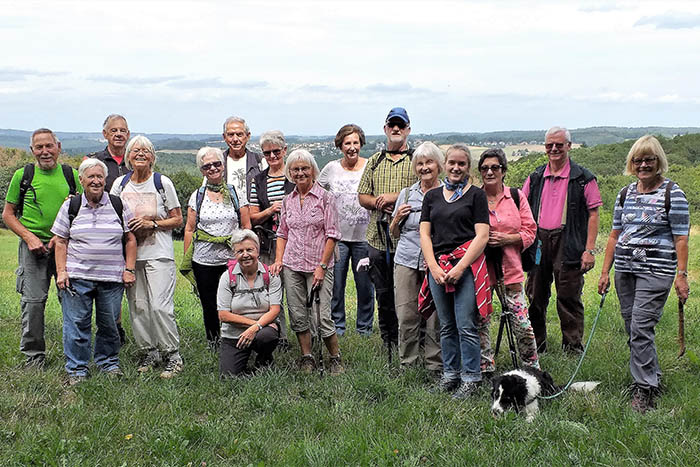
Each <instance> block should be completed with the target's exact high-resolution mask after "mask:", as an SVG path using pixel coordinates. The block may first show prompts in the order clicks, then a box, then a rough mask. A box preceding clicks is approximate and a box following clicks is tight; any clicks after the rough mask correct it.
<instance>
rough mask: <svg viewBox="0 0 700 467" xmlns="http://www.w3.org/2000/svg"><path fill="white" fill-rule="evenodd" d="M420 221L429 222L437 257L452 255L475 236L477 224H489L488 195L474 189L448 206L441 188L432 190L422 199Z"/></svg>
mask: <svg viewBox="0 0 700 467" xmlns="http://www.w3.org/2000/svg"><path fill="white" fill-rule="evenodd" d="M420 221H421V222H430V238H431V239H432V240H433V251H434V253H435V257H437V256H439V255H442V254H449V253H452V251H453V250H454V249H455V248H457V247H458V246H460V245H461V244H463V243H464V242H467V241H469V240H471V239H473V238H474V237H475V236H476V231H475V229H474V224H486V225H488V224H489V205H488V201H486V193H485V192H484V190H481V189H479V188H477V187H475V186H474V185H472V186H470V187H469V189H468V190H467V192H466V193H464V194H463V195H462V197H461V198H459V199H458V200H457V201H454V202H451V203H448V202H447V201H445V197H444V196H443V194H442V187H438V188H433V189H432V190H430V191H429V192H427V193H426V194H425V197H424V198H423V210H422V211H421V216H420Z"/></svg>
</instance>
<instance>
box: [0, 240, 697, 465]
mask: <svg viewBox="0 0 700 467" xmlns="http://www.w3.org/2000/svg"><path fill="white" fill-rule="evenodd" d="M695 233H696V235H695V237H693V238H692V241H691V252H692V251H697V248H698V247H700V241H698V236H697V233H698V232H695ZM16 245H17V242H16V238H15V237H14V236H13V235H11V234H9V233H8V232H6V231H0V378H1V380H2V382H1V383H0V388H2V390H1V391H0V459H2V464H3V465H36V464H42V465H43V464H47V465H67V466H74V465H183V466H184V465H192V466H202V465H205V464H206V465H208V466H212V465H283V464H284V465H336V466H340V465H630V466H636V465H639V464H643V465H697V464H699V463H700V429H699V425H700V422H699V420H700V404H699V403H698V401H700V385H699V384H698V375H699V374H700V365H699V363H698V361H697V359H696V358H694V359H691V358H689V357H688V356H686V357H683V358H681V359H678V358H677V357H676V355H677V352H678V346H677V343H676V330H677V314H676V303H677V301H676V299H675V296H674V295H672V298H671V299H669V302H668V304H667V308H666V313H665V314H664V316H663V319H662V321H661V323H660V324H659V326H658V327H657V331H658V332H657V342H658V345H659V348H660V360H661V366H662V369H663V371H664V382H665V384H666V386H667V392H666V393H665V394H664V395H663V396H662V398H661V399H660V401H659V407H658V409H657V410H655V411H653V412H651V413H649V414H647V415H645V416H641V415H638V414H636V413H634V412H633V411H632V410H631V409H630V408H629V403H628V399H627V396H625V395H624V394H623V390H624V389H625V387H626V386H627V385H628V384H629V383H630V382H631V379H630V376H629V370H628V367H627V360H628V351H627V348H626V337H625V334H624V330H623V327H622V321H621V318H620V316H619V310H618V305H617V299H616V297H615V296H614V294H610V296H609V297H608V300H607V302H606V304H605V307H604V312H603V314H602V316H601V318H600V321H599V324H598V330H597V332H596V334H595V336H594V339H593V342H592V345H591V348H590V351H589V356H588V357H587V358H586V361H585V362H584V364H583V366H582V368H581V372H580V375H579V377H578V378H577V379H578V380H598V381H601V382H602V384H601V385H600V386H599V387H598V389H597V390H596V392H595V393H593V394H589V395H580V394H565V395H564V396H563V397H561V398H559V399H556V400H554V401H548V402H544V403H542V404H541V413H540V415H539V416H538V418H537V419H536V420H535V421H534V423H532V424H528V423H526V422H525V420H524V418H522V417H519V416H515V415H513V414H509V415H508V416H506V417H503V418H501V419H498V420H496V419H493V418H492V417H491V415H490V413H489V390H488V389H487V388H484V389H483V390H482V392H481V394H479V395H478V396H477V397H475V398H473V399H471V400H468V401H464V402H454V401H452V400H451V399H450V397H449V396H446V395H436V394H431V393H430V392H428V389H429V384H430V379H429V376H428V374H427V373H426V372H425V371H424V370H422V369H411V370H408V371H401V370H400V369H399V368H398V367H397V366H396V365H391V366H389V365H387V363H386V358H385V356H384V354H383V352H382V347H381V342H380V339H379V336H378V334H377V333H376V329H375V334H374V335H373V336H372V337H371V338H368V339H366V338H361V337H359V336H358V335H356V334H354V333H350V334H349V335H346V337H344V338H342V339H341V350H342V352H343V356H344V358H345V361H346V364H347V367H348V371H347V373H346V374H345V375H342V376H339V377H333V378H331V377H324V378H322V379H321V378H319V377H318V376H317V375H311V376H303V375H301V374H299V373H298V372H297V371H295V369H294V365H293V362H294V359H295V358H296V357H297V356H298V346H297V345H296V343H294V344H293V345H292V348H291V349H290V351H289V352H288V353H283V354H280V355H278V357H277V359H276V364H275V366H274V368H273V369H272V370H270V371H267V372H265V373H262V374H259V375H257V376H255V377H253V378H249V379H239V380H235V381H220V380H219V378H218V376H217V359H216V357H215V356H213V355H212V354H210V353H208V352H207V351H206V344H205V338H204V327H203V325H202V319H201V312H200V308H199V304H198V302H197V301H196V300H195V298H194V296H193V295H191V294H190V293H189V291H188V289H187V287H185V283H184V281H180V282H179V283H178V289H177V292H176V296H175V305H176V312H177V318H178V324H179V327H180V333H181V342H182V349H181V351H182V355H183V357H184V359H185V370H184V372H183V373H182V374H181V375H179V376H178V377H177V378H175V379H173V380H170V381H163V380H161V379H160V378H159V377H158V376H157V374H150V375H148V376H146V377H140V376H139V375H137V373H136V371H135V365H136V355H135V350H136V349H135V348H134V346H133V344H127V345H126V346H125V347H124V348H123V350H122V354H121V355H122V366H123V368H124V370H125V372H126V377H125V378H124V379H123V380H121V381H113V380H109V379H107V378H105V377H104V376H102V375H99V374H96V375H95V376H93V378H91V379H90V380H88V381H87V382H85V383H84V384H81V385H79V386H77V387H74V388H68V387H66V386H64V385H63V382H64V371H63V355H62V347H61V312H60V307H59V304H58V301H57V299H56V295H55V293H54V291H53V290H52V292H51V294H50V298H49V302H48V306H47V315H46V339H47V345H48V364H49V366H48V369H47V370H46V371H43V372H36V371H25V370H22V369H21V363H22V356H21V354H20V353H19V350H18V346H19V331H20V320H19V296H18V294H16V293H15V276H14V269H15V267H16ZM176 248H177V249H180V248H181V244H178V245H177V247H176ZM691 256H692V260H691V267H690V269H691V271H692V274H691V279H692V285H691V289H693V291H694V292H693V293H694V294H697V293H698V292H697V291H698V290H699V289H698V286H699V284H698V270H699V269H700V264H699V263H700V258H699V255H698V254H697V253H694V254H692V255H691ZM599 262H600V260H599ZM599 270H600V265H599V264H598V268H597V269H596V270H595V271H594V272H593V273H591V274H589V275H588V277H587V283H586V289H585V297H584V302H585V305H586V315H587V316H586V318H587V321H586V324H587V326H586V330H587V332H588V330H589V329H590V326H591V324H592V322H593V317H594V316H595V313H596V311H597V309H598V303H599V296H598V295H597V294H596V293H595V290H594V287H595V283H596V282H597V275H598V272H599ZM348 290H349V291H350V290H351V289H350V288H349V289H348ZM348 298H349V303H348V309H349V310H354V308H355V303H354V294H349V297H348ZM698 302H699V300H698V299H697V295H696V296H694V297H693V298H692V299H691V300H690V302H689V304H688V305H687V306H686V339H687V343H688V348H689V349H690V350H691V351H695V352H698V348H697V343H698V336H699V334H700V333H699V332H698V316H697V311H698ZM351 312H352V311H351ZM126 316H128V315H127V314H125V317H126ZM126 321H127V325H126V326H125V327H126V328H127V333H128V334H130V328H129V326H128V320H126ZM350 321H351V322H350V323H349V324H350V326H353V325H354V322H353V320H352V319H351V320H350ZM497 321H498V318H497V317H496V318H495V319H494V326H493V329H492V332H493V333H494V334H495V332H496V329H495V328H496V326H495V323H497ZM550 326H551V330H552V331H551V333H550V336H551V337H550V348H551V349H553V350H552V351H550V352H549V353H548V354H546V355H545V356H544V357H543V358H542V365H543V367H544V368H545V369H547V370H548V371H550V372H551V373H552V375H553V376H554V379H555V381H557V382H559V383H564V382H565V381H566V380H567V378H568V377H569V375H570V374H571V372H572V371H573V369H574V368H575V365H576V361H575V359H573V358H572V357H568V356H566V355H565V354H563V353H561V352H560V351H559V350H557V348H558V344H559V338H560V333H559V331H558V320H557V318H556V312H555V311H554V309H553V308H550ZM375 327H376V324H375ZM498 364H499V366H500V369H502V370H506V369H510V364H509V362H508V359H507V358H506V355H505V352H503V351H501V355H500V356H499V359H498ZM93 373H95V372H93Z"/></svg>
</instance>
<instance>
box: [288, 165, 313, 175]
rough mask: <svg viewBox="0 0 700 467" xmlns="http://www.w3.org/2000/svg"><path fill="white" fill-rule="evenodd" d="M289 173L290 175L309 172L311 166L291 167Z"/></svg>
mask: <svg viewBox="0 0 700 467" xmlns="http://www.w3.org/2000/svg"><path fill="white" fill-rule="evenodd" d="M289 171H290V172H292V173H301V172H311V166H309V165H307V166H306V167H292V168H291V169H289Z"/></svg>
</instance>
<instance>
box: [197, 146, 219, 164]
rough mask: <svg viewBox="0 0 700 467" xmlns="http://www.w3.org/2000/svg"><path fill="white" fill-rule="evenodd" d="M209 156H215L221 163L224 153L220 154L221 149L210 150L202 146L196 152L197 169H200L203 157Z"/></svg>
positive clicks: (208, 147) (210, 148)
mask: <svg viewBox="0 0 700 467" xmlns="http://www.w3.org/2000/svg"><path fill="white" fill-rule="evenodd" d="M209 154H213V155H215V156H216V157H217V158H218V159H219V160H220V161H221V162H224V153H223V152H221V149H219V148H212V147H210V146H204V147H203V148H202V149H200V150H199V151H197V158H196V160H197V168H198V169H201V168H202V165H203V164H202V159H204V157H205V156H208V155H209Z"/></svg>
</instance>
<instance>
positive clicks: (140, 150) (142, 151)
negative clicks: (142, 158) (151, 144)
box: [130, 148, 153, 154]
mask: <svg viewBox="0 0 700 467" xmlns="http://www.w3.org/2000/svg"><path fill="white" fill-rule="evenodd" d="M130 152H131V154H153V153H152V152H151V150H150V149H146V148H132V149H131V151H130Z"/></svg>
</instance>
